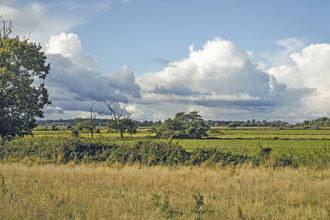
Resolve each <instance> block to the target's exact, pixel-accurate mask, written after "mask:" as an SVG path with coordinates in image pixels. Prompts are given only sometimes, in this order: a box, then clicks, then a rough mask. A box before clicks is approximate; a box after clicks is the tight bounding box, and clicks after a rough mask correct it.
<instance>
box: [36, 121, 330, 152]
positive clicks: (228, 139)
mask: <svg viewBox="0 0 330 220" xmlns="http://www.w3.org/2000/svg"><path fill="white" fill-rule="evenodd" d="M42 129H44V128H42V127H38V129H37V130H35V131H34V132H33V133H34V138H40V137H51V138H61V137H70V136H71V130H65V127H63V128H60V130H58V131H40V130H42ZM99 129H100V133H94V139H95V140H111V141H113V142H115V143H117V144H120V145H121V144H126V145H130V144H133V143H135V142H136V141H138V140H145V139H147V138H150V137H151V138H152V137H153V136H155V133H150V129H148V128H142V129H138V133H136V134H133V135H130V134H127V133H126V134H124V139H120V135H119V133H116V132H113V133H112V132H108V130H107V128H105V127H99ZM38 130H39V131H38ZM208 135H209V136H208V138H205V139H199V140H195V139H194V140H192V139H180V140H174V141H175V142H176V141H178V142H179V144H180V145H181V146H182V147H183V148H184V149H186V150H188V151H192V150H193V149H195V148H198V147H231V148H238V147H246V148H252V149H253V148H255V147H256V146H257V145H258V144H259V143H260V144H261V145H262V146H264V147H271V148H272V149H273V150H274V151H279V150H285V149H289V148H295V149H313V150H314V149H320V148H322V147H323V146H327V145H329V144H330V130H328V129H320V130H286V129H285V130H278V129H277V128H270V127H266V128H262V127H261V128H260V127H256V128H236V129H232V128H212V129H211V130H210V131H209V133H208ZM79 136H80V138H83V139H89V138H90V134H89V133H88V132H87V131H79Z"/></svg>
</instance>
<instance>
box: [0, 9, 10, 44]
mask: <svg viewBox="0 0 330 220" xmlns="http://www.w3.org/2000/svg"><path fill="white" fill-rule="evenodd" d="M0 18H2V15H0ZM12 28H13V25H12V23H11V21H10V22H9V25H6V21H3V26H2V28H0V39H5V38H7V37H8V36H9V34H10V33H11V32H12V31H11V30H12Z"/></svg>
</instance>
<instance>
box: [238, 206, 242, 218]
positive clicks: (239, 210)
mask: <svg viewBox="0 0 330 220" xmlns="http://www.w3.org/2000/svg"><path fill="white" fill-rule="evenodd" d="M237 215H238V219H244V217H243V212H242V208H241V206H238V207H237Z"/></svg>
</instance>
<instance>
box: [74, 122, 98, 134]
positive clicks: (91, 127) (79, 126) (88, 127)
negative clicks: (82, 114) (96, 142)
mask: <svg viewBox="0 0 330 220" xmlns="http://www.w3.org/2000/svg"><path fill="white" fill-rule="evenodd" d="M76 129H77V130H82V129H86V130H88V131H89V132H90V133H91V138H93V132H94V130H95V125H94V123H93V122H92V121H84V122H79V123H78V124H77V125H76Z"/></svg>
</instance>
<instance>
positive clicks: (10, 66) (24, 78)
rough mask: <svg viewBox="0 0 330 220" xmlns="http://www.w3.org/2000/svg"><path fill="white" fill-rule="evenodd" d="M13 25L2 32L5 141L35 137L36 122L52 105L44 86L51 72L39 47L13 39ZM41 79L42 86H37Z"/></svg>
mask: <svg viewBox="0 0 330 220" xmlns="http://www.w3.org/2000/svg"><path fill="white" fill-rule="evenodd" d="M11 28H12V26H11V24H9V25H8V26H6V24H5V23H4V24H3V27H2V28H1V29H0V135H1V138H2V140H5V139H10V138H12V137H15V136H24V135H27V134H32V129H33V128H34V127H36V118H42V117H43V116H44V115H43V113H44V111H43V108H44V106H45V105H48V104H51V102H50V101H49V99H48V91H47V89H46V88H45V85H44V83H43V81H44V79H45V78H46V76H47V74H48V73H49V70H50V64H46V56H45V54H44V53H43V52H41V51H40V50H41V46H40V44H35V43H30V42H29V40H28V39H27V38H24V39H22V40H21V39H19V37H18V36H16V37H14V38H10V37H9V35H10V33H11ZM35 78H39V79H40V80H38V81H40V82H41V83H39V84H38V83H36V82H35V81H34V79H35Z"/></svg>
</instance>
